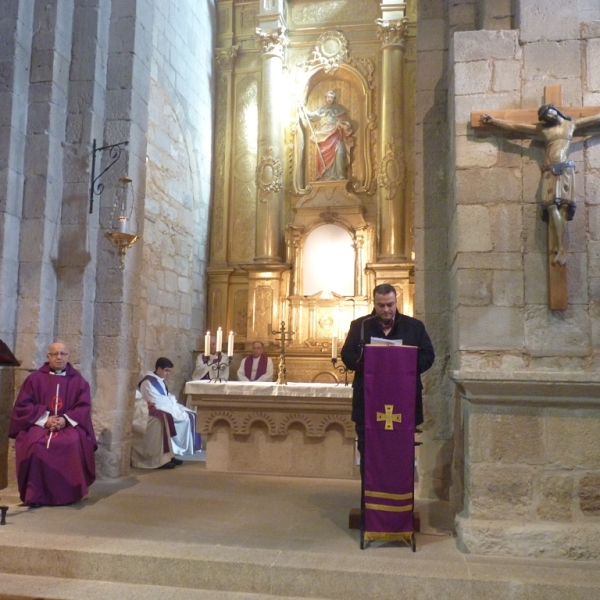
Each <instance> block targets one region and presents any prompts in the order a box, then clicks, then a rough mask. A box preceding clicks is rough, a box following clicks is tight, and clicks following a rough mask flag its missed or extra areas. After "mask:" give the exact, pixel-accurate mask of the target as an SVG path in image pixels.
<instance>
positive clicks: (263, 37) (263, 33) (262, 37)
mask: <svg viewBox="0 0 600 600" xmlns="http://www.w3.org/2000/svg"><path fill="white" fill-rule="evenodd" d="M256 37H257V38H258V41H259V43H260V45H261V50H262V55H263V57H265V58H266V57H271V56H276V57H278V58H283V51H284V49H285V47H286V46H287V45H288V44H289V43H290V40H289V38H288V36H287V29H286V28H285V27H278V28H277V29H260V28H257V29H256Z"/></svg>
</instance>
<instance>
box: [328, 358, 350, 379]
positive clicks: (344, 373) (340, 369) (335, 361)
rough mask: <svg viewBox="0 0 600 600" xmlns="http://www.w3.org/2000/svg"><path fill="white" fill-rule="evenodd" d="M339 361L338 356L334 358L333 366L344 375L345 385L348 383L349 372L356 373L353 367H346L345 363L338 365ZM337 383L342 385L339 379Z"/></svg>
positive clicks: (332, 360)
mask: <svg viewBox="0 0 600 600" xmlns="http://www.w3.org/2000/svg"><path fill="white" fill-rule="evenodd" d="M337 361H338V359H337V358H332V359H331V364H332V365H333V368H334V369H335V370H336V371H339V372H340V373H341V374H342V375H343V376H344V385H348V373H354V371H353V370H352V369H348V368H346V367H345V366H344V365H340V366H339V367H338V366H337ZM335 385H340V382H339V381H338V382H337V383H336V384H335Z"/></svg>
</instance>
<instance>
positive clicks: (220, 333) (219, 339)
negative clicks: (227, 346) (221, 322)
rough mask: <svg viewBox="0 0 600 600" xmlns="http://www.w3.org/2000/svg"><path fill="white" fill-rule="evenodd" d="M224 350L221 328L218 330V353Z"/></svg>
mask: <svg viewBox="0 0 600 600" xmlns="http://www.w3.org/2000/svg"><path fill="white" fill-rule="evenodd" d="M222 349H223V330H222V329H221V328H220V327H219V329H217V352H221V350H222Z"/></svg>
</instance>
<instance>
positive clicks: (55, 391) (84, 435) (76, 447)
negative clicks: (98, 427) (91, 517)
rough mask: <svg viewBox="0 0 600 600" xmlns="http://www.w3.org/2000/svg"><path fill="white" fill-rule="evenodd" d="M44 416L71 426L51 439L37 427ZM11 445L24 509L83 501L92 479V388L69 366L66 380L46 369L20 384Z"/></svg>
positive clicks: (93, 445)
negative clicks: (37, 423) (31, 506)
mask: <svg viewBox="0 0 600 600" xmlns="http://www.w3.org/2000/svg"><path fill="white" fill-rule="evenodd" d="M46 411H48V412H49V413H50V414H51V415H54V414H56V415H58V416H59V417H64V416H65V415H67V416H68V417H70V418H71V419H73V421H74V422H76V423H77V425H76V426H75V427H74V426H72V425H71V424H70V423H68V424H67V426H66V427H65V428H64V429H61V430H60V431H56V432H54V433H52V438H51V439H50V444H49V445H48V439H49V437H50V430H49V429H47V428H45V427H39V426H38V425H35V422H36V421H37V420H38V419H39V418H40V417H41V416H42V415H43V414H44V413H45V412H46ZM8 434H9V436H10V437H11V438H14V439H15V453H16V466H17V482H18V485H19V495H20V497H21V500H22V501H23V502H24V503H25V504H43V505H46V506H57V505H62V504H71V503H72V502H76V501H78V500H81V498H83V497H84V496H85V495H87V493H88V486H90V485H91V484H92V483H93V482H94V480H95V479H96V467H95V462H94V451H95V450H96V449H97V445H96V436H95V435H94V428H93V426H92V417H91V399H90V386H89V384H88V382H87V381H86V380H85V379H84V378H83V377H82V376H81V375H80V374H79V372H77V371H76V370H75V369H74V368H73V367H72V366H71V364H70V363H69V364H67V368H66V375H64V376H61V375H53V374H52V373H50V368H49V366H48V363H46V364H44V366H43V367H42V368H41V369H39V370H37V371H35V372H34V373H32V374H31V375H29V377H27V379H26V380H25V381H24V382H23V385H22V386H21V390H20V391H19V395H18V397H17V401H16V402H15V405H14V407H13V412H12V416H11V420H10V425H9V432H8Z"/></svg>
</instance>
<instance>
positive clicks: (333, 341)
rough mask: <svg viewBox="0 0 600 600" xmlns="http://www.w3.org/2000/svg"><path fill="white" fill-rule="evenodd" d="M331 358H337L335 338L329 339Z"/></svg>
mask: <svg viewBox="0 0 600 600" xmlns="http://www.w3.org/2000/svg"><path fill="white" fill-rule="evenodd" d="M331 358H337V336H335V335H334V336H333V337H332V338H331Z"/></svg>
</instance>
